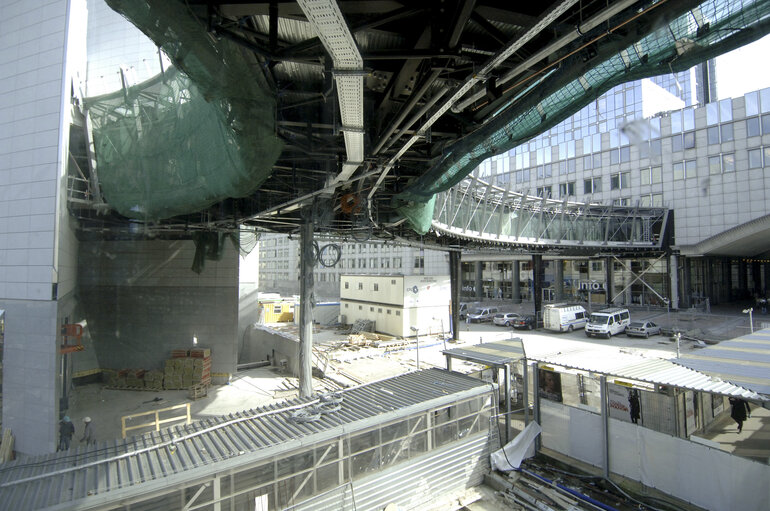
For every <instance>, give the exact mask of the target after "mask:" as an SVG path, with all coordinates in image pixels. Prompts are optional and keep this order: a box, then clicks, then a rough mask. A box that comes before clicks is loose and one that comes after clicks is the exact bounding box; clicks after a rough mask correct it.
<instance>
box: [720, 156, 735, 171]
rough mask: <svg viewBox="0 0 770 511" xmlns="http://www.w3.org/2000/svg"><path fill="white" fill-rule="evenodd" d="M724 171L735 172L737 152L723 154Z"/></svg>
mask: <svg viewBox="0 0 770 511" xmlns="http://www.w3.org/2000/svg"><path fill="white" fill-rule="evenodd" d="M722 172H735V154H733V153H730V154H723V155H722Z"/></svg>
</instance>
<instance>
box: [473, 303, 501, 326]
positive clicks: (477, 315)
mask: <svg viewBox="0 0 770 511" xmlns="http://www.w3.org/2000/svg"><path fill="white" fill-rule="evenodd" d="M498 312H499V310H498V309H497V307H484V308H478V309H475V310H474V311H473V312H471V313H470V314H468V321H470V322H471V323H482V322H484V321H492V318H493V317H494V316H495V314H497V313H498Z"/></svg>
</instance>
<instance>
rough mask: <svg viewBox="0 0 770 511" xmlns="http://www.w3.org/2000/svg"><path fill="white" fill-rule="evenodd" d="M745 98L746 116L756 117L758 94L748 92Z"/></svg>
mask: <svg viewBox="0 0 770 511" xmlns="http://www.w3.org/2000/svg"><path fill="white" fill-rule="evenodd" d="M745 98H746V115H747V116H748V115H757V114H758V113H759V92H757V91H754V92H749V93H748V94H746V95H745Z"/></svg>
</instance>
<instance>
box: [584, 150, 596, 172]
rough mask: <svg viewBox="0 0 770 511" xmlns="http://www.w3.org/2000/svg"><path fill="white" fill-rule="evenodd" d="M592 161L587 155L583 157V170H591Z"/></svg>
mask: <svg viewBox="0 0 770 511" xmlns="http://www.w3.org/2000/svg"><path fill="white" fill-rule="evenodd" d="M593 161H594V159H593V158H592V157H591V155H590V154H589V155H588V156H583V170H591V169H592V168H593V165H592V163H593Z"/></svg>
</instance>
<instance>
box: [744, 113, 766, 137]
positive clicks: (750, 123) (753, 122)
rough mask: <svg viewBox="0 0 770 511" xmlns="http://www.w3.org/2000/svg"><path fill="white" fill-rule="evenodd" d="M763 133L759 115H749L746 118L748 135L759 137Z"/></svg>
mask: <svg viewBox="0 0 770 511" xmlns="http://www.w3.org/2000/svg"><path fill="white" fill-rule="evenodd" d="M761 134H762V130H760V129H759V117H749V118H748V119H746V135H747V136H749V137H758V136H759V135H761Z"/></svg>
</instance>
